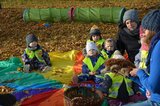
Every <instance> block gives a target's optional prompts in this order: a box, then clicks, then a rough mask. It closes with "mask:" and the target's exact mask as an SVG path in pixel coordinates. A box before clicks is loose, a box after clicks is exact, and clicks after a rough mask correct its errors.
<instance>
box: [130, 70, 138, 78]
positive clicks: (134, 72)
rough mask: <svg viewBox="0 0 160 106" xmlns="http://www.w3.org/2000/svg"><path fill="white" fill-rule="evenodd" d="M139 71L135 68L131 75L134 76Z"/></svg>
mask: <svg viewBox="0 0 160 106" xmlns="http://www.w3.org/2000/svg"><path fill="white" fill-rule="evenodd" d="M137 71H138V69H137V68H133V69H132V71H131V72H130V75H131V76H133V77H135V76H137Z"/></svg>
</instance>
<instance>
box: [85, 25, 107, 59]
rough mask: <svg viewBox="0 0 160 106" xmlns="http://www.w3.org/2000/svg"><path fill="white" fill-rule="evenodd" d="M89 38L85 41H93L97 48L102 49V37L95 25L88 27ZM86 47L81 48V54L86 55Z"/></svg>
mask: <svg viewBox="0 0 160 106" xmlns="http://www.w3.org/2000/svg"><path fill="white" fill-rule="evenodd" d="M89 34H90V39H89V40H87V42H94V43H96V46H97V47H98V49H99V50H102V48H103V43H104V41H105V40H104V39H103V38H102V36H101V31H100V30H99V28H98V27H97V26H96V25H93V26H92V28H91V29H90V32H89ZM86 54H87V53H86V49H83V55H84V56H86Z"/></svg>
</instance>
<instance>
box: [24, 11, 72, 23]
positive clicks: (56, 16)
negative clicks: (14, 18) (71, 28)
mask: <svg viewBox="0 0 160 106" xmlns="http://www.w3.org/2000/svg"><path fill="white" fill-rule="evenodd" d="M69 10H70V8H47V9H36V8H29V9H25V10H24V12H23V19H24V21H26V22H29V21H35V22H40V21H43V22H59V21H68V20H69V16H68V12H69Z"/></svg>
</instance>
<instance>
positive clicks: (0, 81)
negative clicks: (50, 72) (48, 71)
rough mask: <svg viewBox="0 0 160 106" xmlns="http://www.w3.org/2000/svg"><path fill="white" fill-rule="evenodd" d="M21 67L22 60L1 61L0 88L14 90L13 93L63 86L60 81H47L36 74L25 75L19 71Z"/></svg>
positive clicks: (14, 58)
mask: <svg viewBox="0 0 160 106" xmlns="http://www.w3.org/2000/svg"><path fill="white" fill-rule="evenodd" d="M21 67H22V63H21V61H20V59H19V58H16V57H13V58H10V59H9V60H6V61H0V86H1V85H3V86H8V87H10V88H13V89H14V91H13V93H18V92H22V91H24V90H31V89H45V88H48V89H59V88H62V84H61V83H60V82H59V81H56V80H48V79H45V78H44V77H43V76H42V75H40V74H38V73H36V72H32V73H24V72H20V71H18V69H19V68H21ZM29 95H30V94H29ZM31 95H32V94H31Z"/></svg>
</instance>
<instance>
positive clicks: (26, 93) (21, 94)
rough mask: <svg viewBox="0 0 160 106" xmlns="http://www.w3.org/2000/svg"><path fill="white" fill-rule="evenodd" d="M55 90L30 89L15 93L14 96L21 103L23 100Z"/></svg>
mask: <svg viewBox="0 0 160 106" xmlns="http://www.w3.org/2000/svg"><path fill="white" fill-rule="evenodd" d="M51 90H53V88H44V89H30V90H25V91H19V92H14V93H13V95H14V96H15V97H16V99H17V101H20V100H21V99H23V98H27V97H30V96H33V95H36V94H39V93H43V92H47V91H51Z"/></svg>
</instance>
